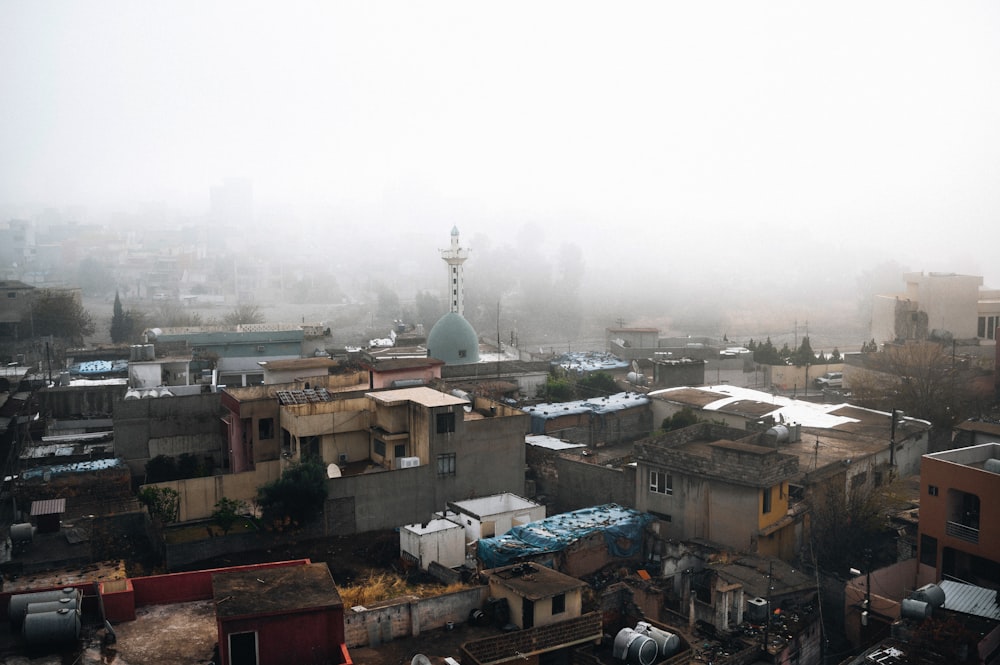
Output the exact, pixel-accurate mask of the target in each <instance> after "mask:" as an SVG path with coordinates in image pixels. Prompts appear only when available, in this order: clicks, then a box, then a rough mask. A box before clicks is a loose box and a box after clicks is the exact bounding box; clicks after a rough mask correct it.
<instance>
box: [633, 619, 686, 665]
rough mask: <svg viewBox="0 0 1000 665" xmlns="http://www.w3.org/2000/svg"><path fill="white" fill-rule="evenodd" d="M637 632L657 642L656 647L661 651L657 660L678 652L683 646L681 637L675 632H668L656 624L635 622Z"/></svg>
mask: <svg viewBox="0 0 1000 665" xmlns="http://www.w3.org/2000/svg"><path fill="white" fill-rule="evenodd" d="M635 632H637V633H641V634H643V635H645V636H646V637H648V638H650V639H651V640H653V641H654V642H656V647H657V649H658V652H659V657H658V658H657V660H663V659H664V658H669V657H670V656H672V655H674V654H675V653H677V651H678V650H679V649H680V648H681V638H680V637H678V636H677V635H675V634H674V633H668V632H667V631H665V630H660V629H659V628H657V627H656V626H653V625H652V624H649V623H647V622H645V621H640V622H639V623H637V624H635Z"/></svg>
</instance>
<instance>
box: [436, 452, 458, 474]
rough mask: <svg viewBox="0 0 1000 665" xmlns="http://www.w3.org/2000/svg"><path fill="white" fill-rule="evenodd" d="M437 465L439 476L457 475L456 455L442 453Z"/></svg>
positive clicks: (438, 457)
mask: <svg viewBox="0 0 1000 665" xmlns="http://www.w3.org/2000/svg"><path fill="white" fill-rule="evenodd" d="M437 463H438V475H439V476H454V475H455V453H442V454H440V455H438V456H437Z"/></svg>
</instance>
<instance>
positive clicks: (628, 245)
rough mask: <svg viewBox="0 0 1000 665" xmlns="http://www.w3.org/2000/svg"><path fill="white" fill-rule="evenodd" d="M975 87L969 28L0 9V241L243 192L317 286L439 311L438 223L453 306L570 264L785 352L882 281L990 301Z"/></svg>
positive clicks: (987, 193)
mask: <svg viewBox="0 0 1000 665" xmlns="http://www.w3.org/2000/svg"><path fill="white" fill-rule="evenodd" d="M997 63H1000V5H998V4H997V3H995V2H990V1H982V2H911V1H898V2H875V3H872V2H837V3H832V2H831V3H815V2H810V3H803V2H767V3H750V2H719V3H703V2H672V3H667V2H649V3H644V2H636V3H589V2H506V3H490V4H485V3H469V2H432V3H415V2H316V3H304V2H280V3H279V2H260V3H256V2H243V1H233V2H205V1H202V0H199V1H193V2H182V1H172V2H144V1H122V2H73V3H65V2H49V1H44V0H41V1H40V0H30V1H28V0H25V1H18V0H6V1H5V2H3V3H0V156H2V157H0V213H3V218H2V220H0V221H6V219H8V218H9V217H11V216H25V217H30V216H31V215H32V214H33V213H34V211H37V210H39V209H42V208H44V207H53V208H58V209H62V210H73V211H75V214H78V215H79V216H80V217H81V219H82V220H84V221H89V222H97V223H101V222H102V221H107V220H110V219H112V218H114V215H116V214H119V215H120V214H121V213H122V211H126V214H127V219H129V220H130V223H133V224H136V225H140V226H141V225H143V224H155V223H160V222H161V221H164V222H165V223H180V222H181V221H184V220H186V221H188V222H190V221H191V220H198V219H199V218H201V217H203V216H204V215H205V213H206V211H207V209H208V205H209V199H208V192H209V188H210V187H211V186H213V185H218V184H220V183H222V182H224V181H225V180H226V178H229V177H241V178H246V179H249V180H250V181H252V183H253V192H254V199H255V217H256V223H257V224H258V225H259V227H260V228H259V232H260V233H261V234H262V235H263V236H264V237H265V238H266V239H267V242H268V243H269V245H268V247H269V250H270V251H271V252H273V253H275V254H277V253H279V252H284V253H285V255H287V256H289V257H296V256H299V257H301V256H304V255H305V254H304V253H307V252H308V255H309V256H310V257H312V256H314V255H320V256H325V257H326V260H327V261H328V262H329V266H328V267H329V268H330V269H331V270H333V272H334V273H336V270H337V268H338V266H340V267H342V268H343V269H344V270H349V271H352V272H353V274H352V275H351V276H348V275H338V280H339V281H340V282H341V283H342V284H348V283H349V282H351V280H354V279H358V276H357V271H359V270H367V269H370V268H371V266H373V265H380V264H381V265H382V266H385V265H386V264H392V265H393V267H392V268H391V269H389V268H384V267H383V269H384V270H385V272H386V274H387V275H388V276H389V279H390V281H393V280H394V281H395V282H396V283H397V285H399V284H404V285H406V287H408V288H411V289H414V288H435V287H436V286H437V284H436V283H434V284H432V283H431V282H432V281H433V280H435V279H440V280H441V281H443V275H444V272H443V268H442V267H441V265H440V261H439V260H438V259H437V258H436V251H435V250H436V249H437V248H439V247H444V246H445V245H446V244H447V242H448V237H447V234H448V232H449V231H450V229H451V227H452V226H453V225H457V226H458V227H459V228H460V230H461V232H462V237H463V239H465V240H466V241H468V243H469V244H472V246H473V251H474V254H473V260H471V261H470V262H469V264H468V265H467V271H468V273H469V274H470V280H471V279H474V278H473V277H472V275H473V274H474V271H475V270H476V263H475V260H476V259H477V258H479V257H482V258H480V261H481V263H480V269H481V270H485V269H486V268H487V267H490V269H499V270H501V271H503V269H504V266H503V264H502V262H501V261H500V260H499V257H500V256H501V255H502V254H503V251H502V250H504V249H505V248H508V249H509V250H510V251H511V252H516V253H518V254H519V255H520V256H522V259H521V263H522V264H524V263H525V261H524V259H523V256H524V254H525V253H531V256H532V257H534V258H536V259H537V261H538V262H540V263H543V264H547V265H549V266H550V268H551V269H552V270H555V269H556V268H557V266H558V265H559V261H560V259H559V257H560V252H565V251H567V250H566V249H565V247H566V246H567V245H572V246H575V247H577V248H578V249H579V250H580V253H581V256H580V257H579V258H580V260H581V261H582V265H583V268H584V273H585V277H583V278H582V280H581V283H580V289H581V295H582V300H583V301H584V302H586V301H587V300H588V298H587V295H588V294H594V295H595V296H596V298H595V300H600V302H598V303H595V304H594V306H593V310H594V311H595V313H598V314H599V315H600V316H604V317H607V316H619V315H621V316H625V317H626V318H627V321H626V323H635V324H638V323H640V322H641V321H648V322H650V323H652V324H657V325H659V324H661V323H662V319H660V318H658V317H657V316H656V315H650V314H648V312H647V313H644V314H636V311H637V310H632V311H629V312H625V311H615V310H616V308H617V309H618V310H625V309H626V307H625V306H626V305H627V304H629V303H631V302H636V303H643V302H646V303H647V304H648V303H651V302H658V300H657V298H656V297H655V296H656V295H657V294H659V295H662V296H663V297H662V299H661V300H660V302H663V303H665V305H664V306H666V303H670V304H671V306H673V307H681V308H682V309H683V307H688V308H690V309H691V311H692V312H703V311H711V310H712V309H713V307H714V308H716V309H718V308H731V307H740V306H742V307H746V306H747V304H748V303H761V302H770V304H772V305H773V304H774V301H775V300H779V299H784V300H787V301H789V302H792V303H794V306H788V307H784V308H782V307H779V310H780V317H781V318H782V321H781V323H780V324H776V325H778V327H779V328H780V329H782V330H787V329H788V328H789V326H790V325H793V324H792V321H796V322H798V321H800V320H802V319H807V318H809V317H810V316H812V317H819V316H820V314H819V313H818V311H817V310H819V309H821V307H822V302H821V301H822V299H823V298H824V297H827V296H830V295H832V294H836V295H838V296H841V295H843V294H844V293H846V292H851V293H853V292H854V291H855V290H856V289H857V287H858V285H859V279H860V283H861V286H862V287H863V289H864V288H868V286H867V284H868V282H871V281H873V280H875V278H876V277H879V276H881V277H884V274H880V273H879V270H880V269H877V268H875V266H878V265H880V264H882V265H883V266H885V265H886V264H888V265H889V266H891V267H895V268H899V269H911V270H940V271H954V272H961V273H971V274H981V275H984V276H985V278H986V283H987V285H988V286H994V287H998V288H1000V267H998V262H997V260H996V253H997V247H998V246H1000V223H998V222H1000V187H998V183H1000V158H998V155H1000V123H998V122H997V118H1000V74H998V71H1000V69H998V67H997ZM151 210H155V211H157V212H156V213H155V214H153V213H150V212H149V211H151ZM346 249H355V250H357V251H358V252H363V253H364V255H365V257H366V260H359V259H358V258H357V257H356V256H355V257H354V258H352V259H347V258H344V257H343V255H342V254H343V252H344V251H345V250H346ZM570 251H571V250H570ZM564 255H565V254H564ZM291 260H293V258H289V261H291ZM491 264H492V265H491ZM519 270H521V272H522V274H520V275H518V276H517V277H519V278H520V279H521V280H522V281H529V280H525V275H524V274H523V273H524V270H525V269H524V268H523V265H520V266H519ZM881 270H882V272H883V273H884V268H883V269H881ZM897 274H898V273H897ZM416 275H419V276H420V278H419V279H416V278H415V276H416ZM507 277H511V276H509V275H508V276H507ZM480 279H482V276H481V277H480ZM553 279H554V278H553ZM529 283H530V282H529ZM542 283H543V284H544V282H542ZM901 285H902V283H901V282H897V283H896V284H895V286H897V287H898V286H901ZM493 288H495V289H496V290H497V291H503V290H504V286H503V285H500V286H494V287H493ZM679 293H684V294H686V296H685V297H680V296H679V295H678V294H679ZM669 294H672V297H668V296H669ZM500 295H501V294H499V293H498V294H496V297H497V298H499V297H500ZM403 297H406V294H403ZM493 297H494V295H493V294H491V295H490V296H488V297H486V298H484V300H487V301H488V300H490V299H491V298H493ZM852 297H853V296H852ZM644 298H645V301H644ZM619 302H620V306H618V307H616V305H617V304H618V303H619ZM685 303H686V304H685ZM715 316H716V317H718V312H716V313H715ZM674 318H676V316H675V317H674ZM604 324H605V325H611V324H612V321H604ZM666 325H669V322H668V323H667V324H666ZM711 325H716V327H717V329H718V330H720V331H723V330H725V329H726V328H728V327H729V326H730V325H735V326H736V328H738V329H739V328H740V327H741V325H742V329H745V330H751V329H755V330H751V331H753V332H756V331H757V330H759V329H760V327H761V324H760V322H759V321H756V322H754V323H752V324H751V323H749V322H747V323H746V324H745V325H743V324H740V323H739V322H736V323H734V322H732V321H731V320H730V321H719V322H717V323H713V324H710V326H709V327H711Z"/></svg>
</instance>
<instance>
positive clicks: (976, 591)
mask: <svg viewBox="0 0 1000 665" xmlns="http://www.w3.org/2000/svg"><path fill="white" fill-rule="evenodd" d="M940 587H941V590H942V591H944V608H945V609H948V610H951V611H953V612H962V613H963V614H972V615H975V616H978V617H984V618H986V619H994V620H996V621H1000V605H997V592H996V591H995V590H994V589H985V588H983V587H981V586H975V585H972V584H963V583H961V582H953V581H951V580H942V581H941V584H940Z"/></svg>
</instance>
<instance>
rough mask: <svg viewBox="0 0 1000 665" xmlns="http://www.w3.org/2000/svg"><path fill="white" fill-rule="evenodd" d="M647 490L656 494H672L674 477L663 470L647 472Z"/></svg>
mask: <svg viewBox="0 0 1000 665" xmlns="http://www.w3.org/2000/svg"><path fill="white" fill-rule="evenodd" d="M649 491H650V492H654V493H656V494H673V493H674V478H673V476H671V475H670V474H669V473H666V472H665V471H650V472H649Z"/></svg>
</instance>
